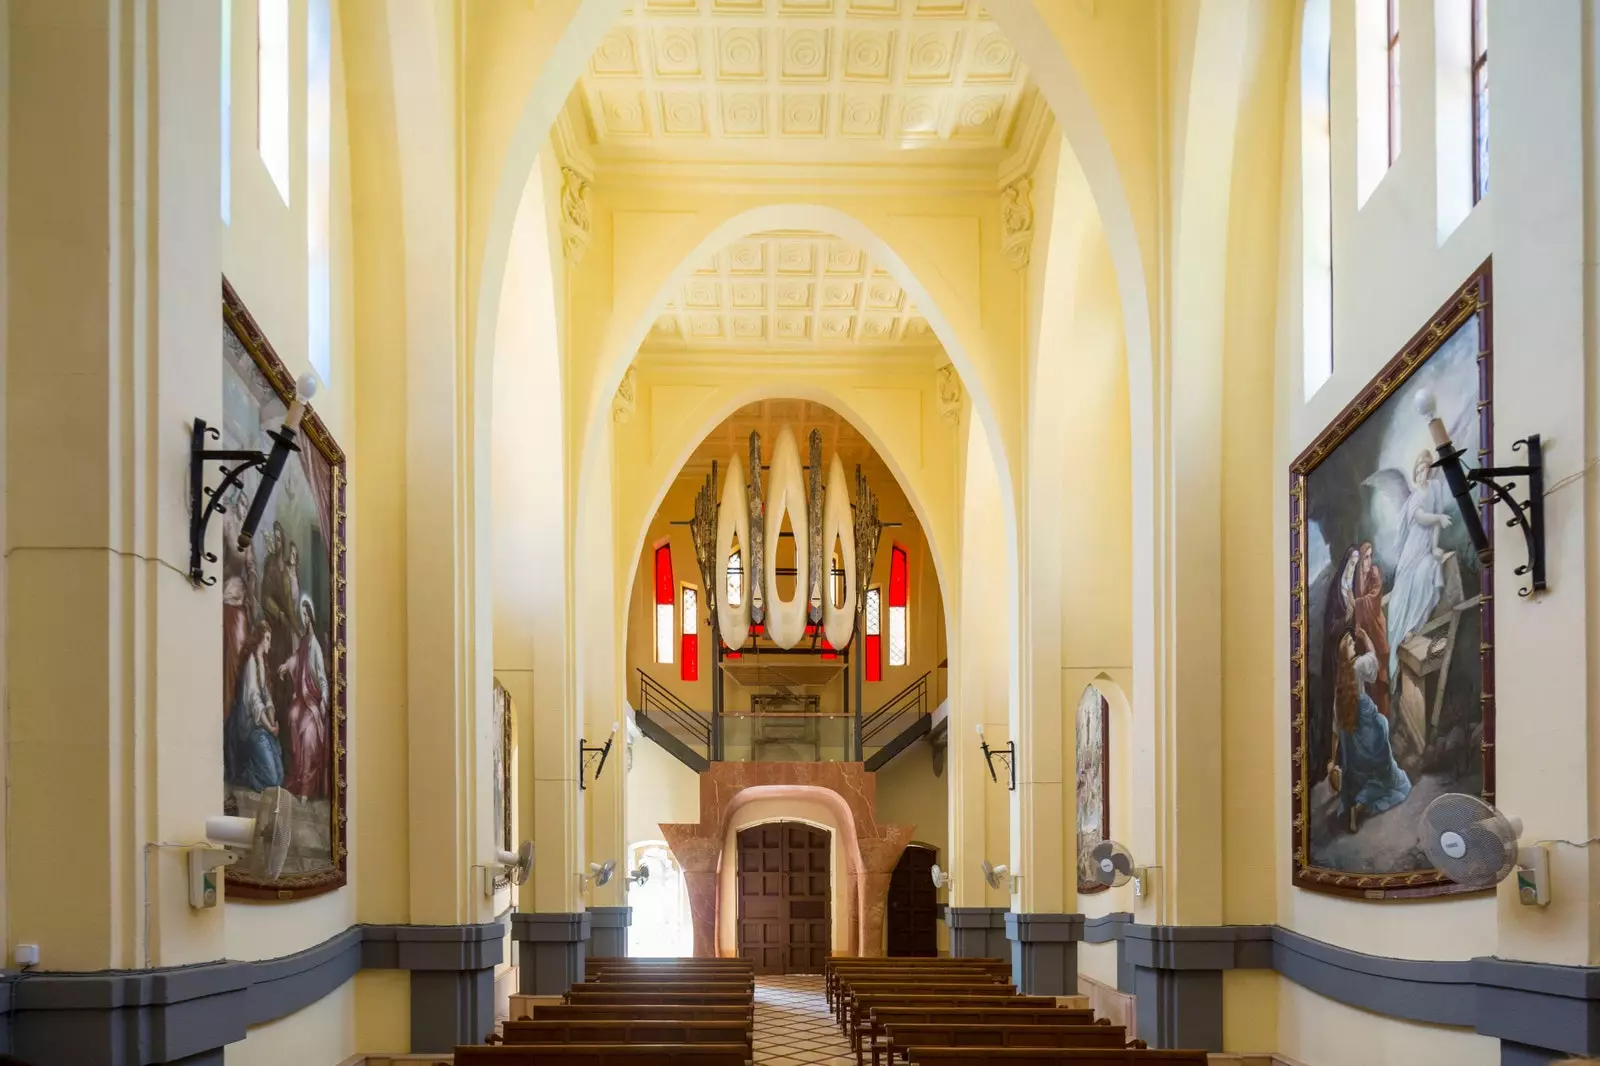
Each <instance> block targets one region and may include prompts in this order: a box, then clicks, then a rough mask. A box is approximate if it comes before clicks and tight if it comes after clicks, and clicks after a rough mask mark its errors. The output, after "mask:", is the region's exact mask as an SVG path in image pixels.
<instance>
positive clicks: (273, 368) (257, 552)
mask: <svg viewBox="0 0 1600 1066" xmlns="http://www.w3.org/2000/svg"><path fill="white" fill-rule="evenodd" d="M222 322H223V327H222V411H223V417H222V425H221V427H220V429H221V433H222V447H224V448H234V449H241V450H242V449H258V450H262V451H267V450H270V449H271V447H272V441H271V439H270V438H269V437H268V436H267V434H268V433H269V432H271V431H272V430H275V429H277V428H278V427H279V426H280V425H282V424H283V420H284V416H285V415H287V414H288V402H289V401H290V400H291V399H292V398H293V395H294V388H295V386H294V377H293V375H291V374H290V373H289V371H288V369H287V368H286V367H285V366H284V365H283V361H282V360H281V359H279V358H278V355H277V353H276V352H274V351H273V349H272V345H271V344H270V343H269V342H268V341H267V338H266V337H265V335H264V334H263V333H262V331H261V328H260V327H259V326H258V325H257V324H256V321H255V319H254V318H252V317H251V315H250V312H249V311H248V310H247V309H246V308H245V306H244V303H243V301H241V300H240V299H239V295H238V293H236V292H234V290H233V287H232V286H231V285H229V284H228V282H227V281H226V280H224V281H223V283H222ZM300 435H301V443H300V448H299V449H298V451H297V452H296V453H295V454H294V455H293V456H291V457H290V459H289V462H288V464H287V465H286V466H285V467H284V470H283V474H282V475H281V476H280V478H279V480H278V487H277V490H276V491H275V492H273V493H272V495H271V497H270V499H269V502H268V504H267V510H266V513H265V514H264V515H263V516H262V519H261V523H260V527H259V531H258V532H257V534H256V536H255V538H254V539H253V540H252V541H251V543H250V544H248V545H246V546H245V547H243V548H241V547H240V546H239V543H238V541H239V529H240V527H241V526H242V525H243V524H244V518H245V514H244V512H245V508H246V507H247V506H248V505H249V501H250V500H251V499H253V498H254V497H255V494H256V486H257V484H258V483H259V480H260V477H259V473H258V472H256V471H251V472H249V473H247V474H245V475H244V479H243V488H242V490H241V491H238V492H236V493H235V498H234V499H233V500H231V501H228V502H227V506H226V509H225V510H224V511H223V536H222V543H223V550H222V721H223V729H222V735H223V741H222V757H223V810H224V811H225V813H227V814H231V815H238V816H240V817H245V818H254V817H256V812H257V810H258V809H260V808H262V807H264V806H268V805H270V806H272V807H273V808H274V809H275V810H277V811H278V812H279V816H278V817H279V819H280V821H281V820H282V819H283V817H284V814H285V813H286V814H287V816H288V821H287V825H288V832H289V838H288V855H287V859H286V860H285V862H284V865H283V870H282V873H281V874H279V875H278V876H277V877H267V876H266V872H265V870H264V869H262V868H261V860H260V859H259V858H258V857H257V856H256V855H254V854H252V855H250V856H247V857H246V858H245V859H244V860H242V861H241V862H239V863H238V864H237V865H235V866H234V867H232V868H230V869H229V871H228V875H227V894H228V896H229V897H230V898H234V899H269V900H286V899H300V898H303V897H306V896H314V895H318V894H320V893H323V892H330V891H332V890H334V889H336V888H339V887H340V886H341V885H343V884H344V883H345V859H346V846H345V841H346V840H347V839H348V833H349V827H348V825H347V824H346V813H345V693H346V688H345V487H346V477H345V459H344V453H343V452H341V451H340V450H339V446H338V445H337V444H335V443H334V440H333V437H332V435H331V434H329V432H328V428H327V426H325V425H323V423H322V420H321V419H320V418H318V417H317V415H316V414H315V413H314V412H309V411H308V412H307V414H306V416H305V420H304V421H303V422H302V423H301V426H300Z"/></svg>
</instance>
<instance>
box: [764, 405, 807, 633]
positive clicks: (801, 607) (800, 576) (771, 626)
mask: <svg viewBox="0 0 1600 1066" xmlns="http://www.w3.org/2000/svg"><path fill="white" fill-rule="evenodd" d="M785 512H787V513H788V515H789V528H790V529H792V530H793V531H794V572H795V573H794V595H793V596H792V597H790V598H789V599H788V600H783V599H779V597H778V534H779V533H780V532H781V531H782V529H783V516H784V513H785ZM809 537H810V527H809V526H807V525H806V480H805V476H804V472H803V471H802V470H801V469H800V446H799V445H798V444H796V443H795V439H794V430H792V429H790V428H789V427H788V426H784V427H783V428H782V429H780V430H779V431H778V443H777V446H776V447H775V448H774V449H773V452H772V472H771V475H770V476H769V478H768V480H767V525H766V547H767V552H766V554H767V557H766V559H765V563H766V567H765V569H766V574H765V577H766V584H767V603H766V606H767V621H766V626H767V635H768V636H769V637H771V638H772V643H774V644H776V645H777V646H778V647H780V648H792V647H794V646H795V645H796V644H798V643H800V641H801V640H802V639H803V638H804V637H805V635H806V607H807V605H808V602H809V599H810V594H811V588H810V586H811V582H810V576H809V575H810V570H811V553H810V551H809V550H808V541H809Z"/></svg>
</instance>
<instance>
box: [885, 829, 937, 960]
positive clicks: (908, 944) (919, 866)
mask: <svg viewBox="0 0 1600 1066" xmlns="http://www.w3.org/2000/svg"><path fill="white" fill-rule="evenodd" d="M934 858H935V853H934V851H933V849H931V848H924V847H921V846H919V845H916V844H912V845H910V846H909V847H907V848H906V850H905V851H904V852H903V853H902V854H901V856H900V862H899V863H898V864H897V865H896V866H895V868H894V876H893V877H891V878H890V880H889V914H888V927H889V928H888V941H889V942H888V950H889V954H890V955H896V956H933V955H937V954H938V953H939V928H938V911H939V900H938V890H937V889H936V888H934V885H933V863H934Z"/></svg>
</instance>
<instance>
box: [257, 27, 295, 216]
mask: <svg viewBox="0 0 1600 1066" xmlns="http://www.w3.org/2000/svg"><path fill="white" fill-rule="evenodd" d="M256 148H257V150H259V151H260V153H261V162H262V163H264V164H266V167H267V173H268V174H269V175H271V176H272V184H274V185H276V186H277V187H278V195H279V196H280V197H282V198H283V202H284V203H285V204H287V203H288V202H289V0H256Z"/></svg>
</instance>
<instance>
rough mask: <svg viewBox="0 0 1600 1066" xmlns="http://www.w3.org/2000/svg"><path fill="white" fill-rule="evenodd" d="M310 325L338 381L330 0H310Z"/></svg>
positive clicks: (326, 373) (321, 370) (316, 354)
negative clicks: (331, 248)
mask: <svg viewBox="0 0 1600 1066" xmlns="http://www.w3.org/2000/svg"><path fill="white" fill-rule="evenodd" d="M306 31H307V32H306V263H307V271H306V311H307V313H306V325H307V332H308V336H307V338H306V339H307V351H308V352H309V353H310V356H311V369H312V370H314V371H316V374H317V376H318V377H319V378H321V379H322V383H323V385H329V384H331V383H332V372H333V338H332V327H333V292H332V287H333V281H332V272H331V270H330V258H331V257H330V253H329V239H328V234H329V231H330V229H331V224H330V216H329V210H328V197H329V191H330V190H329V184H330V178H329V164H328V159H329V154H330V145H331V143H332V141H331V139H330V138H331V133H330V130H331V127H332V123H333V106H332V97H331V93H332V89H331V87H330V77H331V75H330V73H329V72H330V70H331V62H330V49H331V40H330V39H331V37H332V35H333V31H332V27H331V22H330V19H329V15H328V0H311V2H310V3H309V4H307V5H306Z"/></svg>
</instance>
